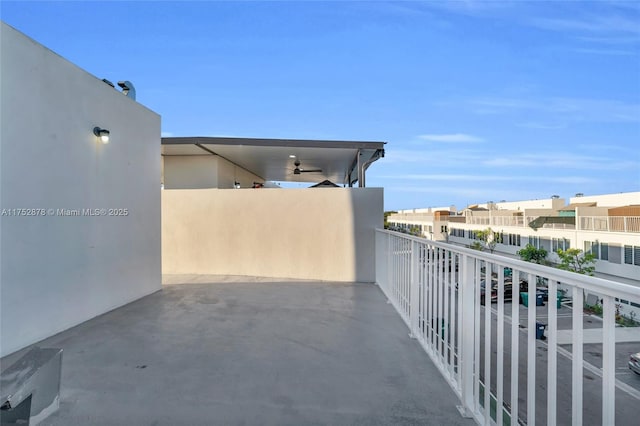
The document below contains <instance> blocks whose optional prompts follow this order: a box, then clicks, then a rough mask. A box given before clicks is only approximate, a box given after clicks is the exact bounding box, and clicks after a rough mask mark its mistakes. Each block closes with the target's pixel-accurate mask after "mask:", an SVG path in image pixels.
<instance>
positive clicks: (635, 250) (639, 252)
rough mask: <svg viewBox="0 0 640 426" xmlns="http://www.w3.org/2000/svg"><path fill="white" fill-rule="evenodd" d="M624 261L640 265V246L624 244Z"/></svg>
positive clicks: (628, 263)
mask: <svg viewBox="0 0 640 426" xmlns="http://www.w3.org/2000/svg"><path fill="white" fill-rule="evenodd" d="M624 263H626V264H627V265H636V266H640V247H638V246H624Z"/></svg>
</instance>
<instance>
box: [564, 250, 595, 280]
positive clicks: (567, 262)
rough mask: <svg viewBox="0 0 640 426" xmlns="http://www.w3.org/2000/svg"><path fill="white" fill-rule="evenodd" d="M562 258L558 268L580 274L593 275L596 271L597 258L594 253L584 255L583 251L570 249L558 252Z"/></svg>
mask: <svg viewBox="0 0 640 426" xmlns="http://www.w3.org/2000/svg"><path fill="white" fill-rule="evenodd" d="M556 253H557V254H558V257H560V264H559V265H558V268H560V269H564V270H565V271H571V272H577V273H578V274H584V275H593V271H595V270H596V266H595V262H596V260H595V259H596V256H595V255H594V254H593V253H584V252H583V251H582V250H581V249H577V248H570V249H567V250H562V249H559V250H558V251H556Z"/></svg>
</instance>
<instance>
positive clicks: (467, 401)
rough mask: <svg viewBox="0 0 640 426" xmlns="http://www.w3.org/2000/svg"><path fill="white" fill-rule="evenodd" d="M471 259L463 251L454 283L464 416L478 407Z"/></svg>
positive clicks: (474, 302)
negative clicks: (471, 325)
mask: <svg viewBox="0 0 640 426" xmlns="http://www.w3.org/2000/svg"><path fill="white" fill-rule="evenodd" d="M474 263H475V261H474V259H473V258H472V257H471V256H469V255H467V254H465V255H462V265H460V266H461V268H460V272H461V273H462V279H460V280H459V282H460V285H459V286H458V298H459V299H460V300H461V306H460V315H461V320H460V322H459V325H458V327H459V328H460V333H459V334H460V335H461V336H462V338H461V346H460V349H459V351H458V354H459V356H458V360H459V361H458V362H459V364H460V367H459V368H458V370H459V371H461V380H460V386H461V393H462V407H459V410H460V412H461V413H462V414H463V415H465V416H471V415H472V413H474V412H477V410H478V407H477V406H478V388H477V383H478V380H477V372H478V371H479V368H478V357H477V351H476V347H477V345H476V342H477V341H478V335H477V334H476V333H477V331H476V327H475V324H477V323H478V321H477V315H476V312H477V309H476V299H477V298H476V295H475V282H474V279H473V275H474ZM465 324H474V327H470V326H468V325H467V326H465Z"/></svg>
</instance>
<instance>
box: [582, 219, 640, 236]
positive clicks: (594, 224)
mask: <svg viewBox="0 0 640 426" xmlns="http://www.w3.org/2000/svg"><path fill="white" fill-rule="evenodd" d="M579 219H580V220H579V222H578V223H579V225H578V229H580V230H582V231H608V232H640V216H580V217H579Z"/></svg>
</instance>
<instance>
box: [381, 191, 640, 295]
mask: <svg viewBox="0 0 640 426" xmlns="http://www.w3.org/2000/svg"><path fill="white" fill-rule="evenodd" d="M387 221H388V223H389V226H390V227H392V229H393V228H394V227H395V228H400V229H403V230H408V231H412V232H413V233H419V234H420V235H422V236H423V237H425V238H428V239H432V240H438V241H448V242H450V243H453V244H459V245H465V246H469V245H471V244H472V243H473V242H474V241H475V240H476V239H477V231H480V230H484V229H487V228H491V229H492V230H493V231H494V232H495V234H496V236H497V241H498V244H496V247H495V252H496V253H498V254H503V255H508V256H517V255H516V252H517V251H518V250H521V249H522V248H524V247H525V246H526V245H527V244H532V245H533V246H535V247H537V248H544V249H546V250H547V252H549V257H548V259H549V260H550V261H552V262H556V261H558V257H557V254H556V253H555V252H556V250H558V249H565V250H566V249H567V248H579V249H582V250H585V251H590V252H592V253H594V254H595V255H596V259H597V261H596V275H601V276H602V275H606V276H607V277H608V278H613V279H617V280H618V281H624V282H630V283H634V284H637V285H640V192H628V193H619V194H606V195H597V196H584V195H582V194H576V196H575V197H571V198H570V199H569V202H568V203H566V202H565V200H564V199H563V198H560V197H558V196H552V197H551V198H549V199H544V200H527V201H515V202H506V201H505V202H498V203H493V202H488V203H484V204H477V205H470V206H468V207H467V208H465V209H463V210H461V211H459V212H457V211H456V208H455V207H443V208H430V209H415V210H401V211H399V212H398V213H396V214H392V215H390V216H389V217H388V219H387Z"/></svg>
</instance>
